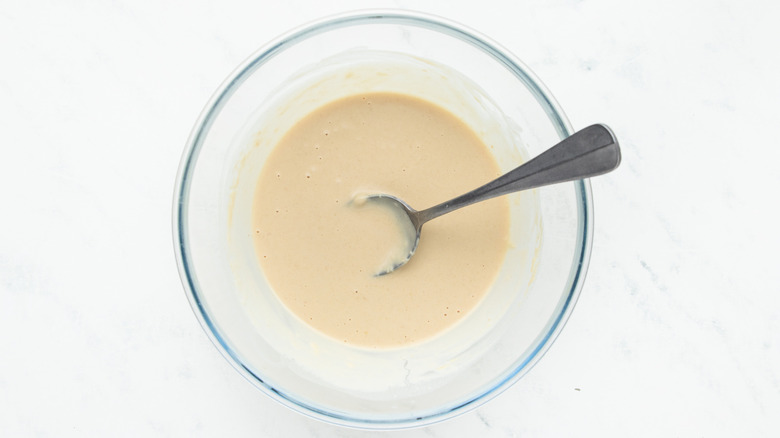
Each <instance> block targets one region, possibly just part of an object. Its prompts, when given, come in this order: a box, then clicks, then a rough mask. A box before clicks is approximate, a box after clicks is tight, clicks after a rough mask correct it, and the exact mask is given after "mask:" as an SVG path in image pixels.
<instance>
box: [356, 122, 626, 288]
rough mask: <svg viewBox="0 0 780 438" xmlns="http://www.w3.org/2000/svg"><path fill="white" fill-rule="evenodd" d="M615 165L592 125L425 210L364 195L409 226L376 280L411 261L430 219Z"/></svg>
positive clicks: (606, 137)
mask: <svg viewBox="0 0 780 438" xmlns="http://www.w3.org/2000/svg"><path fill="white" fill-rule="evenodd" d="M619 164H620V146H619V145H618V141H617V139H616V138H615V134H613V133H612V130H611V129H609V128H608V127H607V126H605V125H601V124H597V125H592V126H589V127H587V128H585V129H582V130H580V131H577V132H575V133H574V134H572V135H571V136H570V137H568V138H566V139H564V140H563V141H561V142H560V143H558V144H556V145H555V146H553V147H551V148H550V149H548V150H546V151H545V152H543V153H542V154H541V155H538V156H537V157H536V158H534V159H532V160H531V161H528V162H527V163H525V164H523V165H521V166H520V167H518V168H516V169H514V170H512V171H510V172H508V173H506V174H504V175H502V176H500V177H498V178H497V179H495V180H493V181H491V182H489V183H487V184H485V185H483V186H481V187H479V188H476V189H474V190H472V191H470V192H468V193H466V194H463V195H460V196H458V197H456V198H454V199H451V200H449V201H446V202H442V203H441V204H439V205H435V206H433V207H430V208H428V209H425V210H420V211H417V210H415V209H413V208H412V207H410V206H409V205H408V204H407V203H405V202H404V201H402V200H400V199H398V198H396V197H395V196H391V195H386V194H376V195H368V196H365V197H364V198H363V200H361V202H379V203H383V204H384V206H386V207H388V208H390V209H392V210H393V211H394V213H396V214H397V216H398V217H399V218H400V219H399V220H401V221H404V218H406V219H408V221H409V223H404V224H402V226H403V227H404V228H405V229H407V230H408V231H409V232H408V233H407V237H408V239H407V242H406V246H405V247H403V248H402V252H399V257H397V258H395V259H394V260H393V261H392V263H390V264H388V266H384V267H382V268H381V270H380V271H379V272H377V273H376V276H377V277H379V276H382V275H386V274H389V273H391V272H393V271H395V270H396V269H398V268H400V267H401V266H403V265H405V264H406V262H408V261H409V259H411V258H412V255H414V252H415V250H416V249H417V245H418V244H419V243H420V232H421V231H422V226H423V224H424V223H426V222H428V221H429V220H431V219H435V218H437V217H439V216H441V215H443V214H445V213H449V212H451V211H454V210H457V209H459V208H462V207H465V206H467V205H471V204H474V203H477V202H481V201H485V200H488V199H490V198H494V197H496V196H501V195H506V194H509V193H514V192H519V191H521V190H527V189H532V188H535V187H541V186H546V185H551V184H556V183H562V182H566V181H573V180H578V179H582V178H589V177H592V176H597V175H601V174H604V173H607V172H610V171H612V170H614V169H616V168H617V167H618V165H619Z"/></svg>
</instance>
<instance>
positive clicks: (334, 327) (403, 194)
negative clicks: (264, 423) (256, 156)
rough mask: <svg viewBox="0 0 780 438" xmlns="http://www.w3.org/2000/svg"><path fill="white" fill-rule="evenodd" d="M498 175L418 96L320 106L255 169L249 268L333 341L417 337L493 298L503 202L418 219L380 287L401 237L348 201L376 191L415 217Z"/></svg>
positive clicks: (391, 224) (505, 222)
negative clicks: (402, 258)
mask: <svg viewBox="0 0 780 438" xmlns="http://www.w3.org/2000/svg"><path fill="white" fill-rule="evenodd" d="M499 175H500V170H499V168H498V165H497V164H496V162H495V160H494V159H493V157H492V155H491V154H490V151H489V148H488V146H486V145H485V144H484V143H483V142H482V141H481V140H480V138H479V137H478V136H477V135H476V134H475V133H474V132H473V131H472V130H471V129H470V128H469V127H468V126H467V125H466V124H465V123H463V122H462V121H461V120H459V119H458V118H457V117H455V116H454V115H452V114H451V113H449V112H447V111H446V110H444V109H442V108H440V107H438V106H436V105H434V104H431V103H429V102H427V101H425V100H422V99H419V98H416V97H412V96H406V95H401V94H394V93H375V94H366V95H357V96H351V97H346V98H343V99H340V100H337V101H334V102H331V103H329V104H326V105H324V106H323V107H321V108H319V109H317V110H315V111H313V112H312V113H310V114H309V115H307V116H306V117H304V118H303V119H301V120H300V121H299V122H298V123H297V124H295V125H294V126H293V127H292V128H291V129H290V130H289V131H288V132H287V133H286V134H285V135H284V137H283V138H282V140H281V141H280V142H279V144H278V145H277V146H276V147H275V148H274V149H273V151H272V152H271V154H270V156H269V158H268V160H267V162H266V163H265V165H264V167H263V169H262V172H261V174H260V178H259V180H258V182H257V187H256V190H255V195H254V200H253V206H252V226H253V232H252V236H253V239H254V245H255V250H256V254H257V257H258V260H259V262H260V265H261V268H262V270H263V273H264V275H265V277H266V279H267V280H268V282H269V284H270V286H271V288H272V289H273V290H274V292H275V293H276V295H277V296H278V297H279V299H280V300H281V301H282V302H283V303H284V305H285V306H286V307H287V308H288V309H290V311H292V312H293V313H294V314H295V315H297V316H298V317H299V318H300V319H301V320H303V321H304V322H306V323H308V324H309V325H311V326H312V327H314V328H315V329H317V330H319V331H321V332H322V333H324V334H326V335H328V336H330V337H332V338H335V339H336V340H338V341H340V342H345V343H348V344H352V345H356V346H362V347H370V348H383V347H397V346H402V345H406V344H410V343H414V342H418V341H422V340H425V339H428V338H430V337H432V336H435V335H437V334H439V333H441V332H442V331H444V330H445V329H447V328H449V327H450V326H452V325H453V324H455V323H456V322H458V321H459V320H461V319H462V318H463V317H465V316H466V315H467V314H468V312H469V311H470V310H472V309H473V308H474V307H475V306H476V305H477V304H478V303H479V302H480V300H481V299H482V298H483V297H484V296H485V294H486V293H487V292H488V290H489V289H490V287H491V285H492V283H493V280H494V279H495V276H496V275H497V273H498V271H499V269H500V267H501V264H502V262H503V259H504V255H505V253H506V250H507V248H508V242H509V204H508V201H507V199H506V198H505V197H500V198H495V199H492V200H489V201H486V202H483V203H480V204H476V205H473V206H469V207H467V208H464V209H461V210H458V211H456V212H453V213H450V214H447V215H445V216H442V217H440V218H437V219H435V220H433V221H431V222H429V223H427V224H426V225H425V226H424V227H423V232H422V237H421V239H420V244H419V247H418V248H417V251H416V253H415V255H414V257H412V259H411V260H410V261H409V263H407V264H406V265H405V266H403V267H402V268H400V269H398V270H397V271H395V272H393V273H391V274H388V275H384V276H380V277H377V276H375V275H374V274H376V273H377V272H378V270H379V269H380V268H381V267H382V266H383V265H385V264H386V263H387V260H388V257H392V254H393V250H394V248H397V247H398V246H399V245H401V244H402V242H403V239H405V236H404V230H403V229H402V227H401V226H400V224H399V223H398V221H397V220H396V218H395V217H394V216H393V215H392V214H388V212H387V211H386V209H383V208H371V207H370V206H367V205H363V206H360V205H355V203H353V202H352V201H353V200H354V199H355V198H356V197H359V196H360V195H365V194H373V193H387V194H391V195H394V196H397V197H399V198H400V199H403V200H404V201H406V202H407V203H408V204H409V205H411V206H412V207H414V208H417V209H423V208H427V207H430V206H432V205H435V204H438V203H440V202H442V201H444V200H447V199H449V198H452V197H454V196H457V195H460V194H462V193H465V192H466V191H469V190H471V189H474V188H475V187H477V186H479V185H482V184H484V183H485V182H487V181H489V180H491V179H494V178H496V177H498V176H499Z"/></svg>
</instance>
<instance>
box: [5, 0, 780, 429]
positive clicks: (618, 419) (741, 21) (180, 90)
mask: <svg viewBox="0 0 780 438" xmlns="http://www.w3.org/2000/svg"><path fill="white" fill-rule="evenodd" d="M369 6H371V7H400V8H414V9H417V10H421V11H425V12H431V13H435V14H439V15H443V16H446V17H448V18H451V19H454V20H456V21H460V22H462V23H464V24H466V25H468V26H470V27H472V28H476V29H478V30H480V31H482V32H483V33H485V34H487V35H489V36H491V37H492V38H494V39H495V40H498V41H499V42H501V43H502V44H503V45H505V46H506V47H507V48H509V49H510V50H511V51H513V52H514V53H515V54H517V55H518V56H519V57H520V58H521V59H523V60H524V61H525V62H526V63H527V64H528V65H529V66H530V67H531V68H532V69H533V70H534V71H535V72H536V73H537V74H538V75H539V76H540V77H541V78H542V80H543V81H544V82H545V83H546V84H547V85H548V87H549V88H550V89H551V90H552V93H553V94H554V95H555V96H556V97H557V98H558V100H559V102H560V103H561V105H562V106H563V108H564V110H565V111H566V112H567V114H568V116H569V118H570V119H571V121H572V124H573V125H574V126H575V127H577V128H581V127H584V126H586V125H587V124H589V123H591V122H596V121H602V122H606V123H608V124H610V125H611V126H612V127H613V128H614V130H615V131H616V132H617V134H618V136H619V138H620V139H621V140H622V145H623V165H622V167H621V168H620V169H619V170H618V171H617V172H615V173H613V174H611V175H608V176H605V177H602V178H598V179H596V180H594V181H593V191H594V197H595V205H596V214H597V216H596V220H597V221H596V235H595V245H594V248H593V258H592V262H591V267H590V272H589V274H588V279H587V283H586V285H585V288H584V291H583V294H582V296H581V298H580V301H579V303H578V306H577V308H576V310H575V312H574V314H573V316H572V318H571V320H570V321H569V323H568V325H567V326H566V328H565V330H564V331H563V333H562V335H561V336H560V338H559V339H558V341H557V343H556V344H555V345H554V346H553V347H552V349H551V350H550V351H549V353H548V354H547V355H546V356H545V357H544V358H543V360H542V361H541V362H540V363H539V365H538V366H537V367H536V368H534V369H533V370H532V371H531V373H530V374H528V375H527V376H526V377H525V378H524V379H522V380H521V381H520V382H519V383H518V384H517V385H515V386H514V387H512V388H510V389H509V390H508V391H506V392H505V393H504V394H502V395H501V396H499V397H498V398H497V399H495V400H493V401H492V402H491V403H489V404H487V405H485V406H483V407H481V408H480V409H478V410H476V411H474V412H471V413H468V414H465V415H463V416H461V417H458V418H456V419H454V420H451V421H448V422H445V423H440V424H436V425H433V426H431V427H428V428H424V429H414V430H406V431H400V432H395V433H390V434H388V435H390V436H397V437H424V436H432V437H452V436H463V437H471V436H485V437H510V436H522V437H538V436H556V437H557V436H681V437H689V436H690V437H693V436H697V437H698V436H704V437H713V436H724V437H731V436H778V435H780V415H778V413H779V412H780V274H778V272H780V257H779V256H778V252H777V248H778V246H780V232H779V231H778V223H780V218H779V217H778V208H777V198H778V196H777V194H776V191H777V189H778V188H780V176H778V166H779V164H780V152H778V151H780V147H778V141H777V140H776V138H777V135H776V131H777V122H778V119H779V118H778V110H777V102H780V87H779V86H778V73H779V72H780V50H778V42H780V30H778V29H780V27H778V25H777V23H778V22H780V7H779V6H778V3H777V2H773V1H763V2H759V1H742V2H737V1H712V0H700V1H668V0H663V1H652V2H651V1H631V0H630V1H621V0H583V1H574V0H571V1H567V0H559V1H551V2H548V1H527V2H516V1H503V2H491V1H483V2H446V1H419V2H417V1H401V0H399V1H395V2H392V1H384V2H379V1H340V0H339V1H330V2H315V1H303V0H290V1H287V2H278V4H276V3H267V2H262V1H220V2H217V1H203V0H195V1H181V2H158V1H111V2H96V1H47V2H44V1H39V2H25V1H15V0H11V1H9V0H5V1H3V2H2V4H0V49H1V50H0V54H1V56H2V58H1V59H2V61H0V139H1V143H0V206H2V207H1V209H0V212H1V213H0V225H2V226H0V436H8V437H10V436H70V435H75V436H268V437H288V436H317V437H360V436H364V435H371V433H369V432H364V431H356V430H349V429H342V428H339V427H336V426H331V425H327V424H322V423H319V422H317V421H314V420H310V419H307V418H304V417H302V416H300V415H298V414H296V413H294V412H292V411H290V410H288V409H287V408H285V407H283V406H281V405H279V404H277V403H276V402H274V401H273V400H271V399H269V398H268V397H266V396H265V395H263V394H262V393H260V392H259V391H258V390H256V389H255V388H253V387H252V386H251V385H249V384H248V383H247V382H246V381H244V380H243V378H242V377H240V376H239V375H238V374H237V373H236V372H235V371H234V370H233V369H232V368H231V367H230V366H229V365H228V364H227V362H226V361H225V360H224V359H223V358H222V357H221V356H220V355H219V353H218V352H217V350H216V349H215V348H214V347H213V346H212V345H211V343H210V342H209V340H208V339H207V337H206V335H205V334H204V333H203V331H202V330H201V328H200V326H199V325H198V323H197V322H196V319H195V318H194V316H193V314H192V311H191V310H190V308H189V304H188V302H187V300H186V298H185V295H184V293H183V290H182V287H181V284H180V282H179V278H178V274H177V270H176V265H175V261H174V257H173V251H172V244H171V241H172V238H171V225H170V211H171V196H172V190H173V181H174V176H175V173H176V169H177V166H178V162H179V158H180V154H181V151H182V148H183V146H184V144H185V140H186V138H187V136H188V134H189V130H190V128H191V127H192V125H193V123H194V121H195V119H196V117H197V115H198V113H199V112H200V110H201V108H202V107H203V105H204V104H205V103H206V101H207V100H208V98H209V96H210V95H211V93H212V92H213V91H214V89H215V88H216V87H217V85H218V84H219V83H220V82H221V81H222V80H223V78H225V77H226V76H227V74H228V73H230V72H231V70H232V69H233V68H234V67H235V66H236V65H237V64H238V63H239V62H241V61H242V60H243V59H244V58H245V57H247V56H248V55H249V54H250V53H252V52H253V51H254V50H255V49H256V48H258V47H259V46H261V45H262V44H263V43H265V42H266V41H268V40H269V39H271V38H273V37H275V36H276V35H278V34H279V33H281V32H283V31H286V30H287V29H288V28H290V27H293V26H296V25H298V24H300V23H302V22H304V21H308V20H311V19H315V18H318V17H320V16H323V15H328V14H331V13H334V12H339V11H344V10H349V9H356V8H364V7H369Z"/></svg>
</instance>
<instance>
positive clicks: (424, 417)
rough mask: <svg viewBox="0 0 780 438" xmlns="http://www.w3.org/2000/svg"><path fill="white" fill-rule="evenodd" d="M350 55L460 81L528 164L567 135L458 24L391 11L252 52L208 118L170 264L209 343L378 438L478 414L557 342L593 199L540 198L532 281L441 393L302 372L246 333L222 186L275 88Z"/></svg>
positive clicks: (545, 98) (429, 387)
mask: <svg viewBox="0 0 780 438" xmlns="http://www.w3.org/2000/svg"><path fill="white" fill-rule="evenodd" d="M354 50H361V51H366V50H369V51H372V50H376V51H385V52H394V53H401V54H404V55H408V56H413V57H417V58H420V59H426V60H431V61H433V62H436V63H438V64H441V65H445V66H447V67H448V68H451V69H453V70H455V71H457V72H458V73H459V74H461V75H463V76H464V77H466V78H468V79H469V80H470V81H472V82H473V83H475V84H477V85H478V86H479V87H480V88H481V89H482V91H483V92H484V93H485V95H486V96H488V97H489V98H490V100H491V101H492V103H493V104H495V105H496V107H497V108H498V109H499V111H500V112H501V113H503V114H504V115H505V116H506V117H507V118H508V119H509V120H511V121H512V124H513V126H514V129H513V131H514V133H515V134H516V135H517V137H516V138H514V139H513V141H516V142H517V146H516V147H517V148H518V150H519V149H522V150H523V153H524V154H525V153H526V151H527V154H528V155H530V156H535V155H537V154H539V153H540V152H542V151H543V150H545V149H547V148H549V147H550V146H552V145H553V144H555V143H557V142H558V141H559V140H560V139H561V138H563V137H565V136H566V135H568V133H569V132H570V131H571V128H570V126H569V124H568V122H567V121H566V118H565V116H564V115H563V113H562V111H561V110H560V109H559V108H558V106H557V104H556V103H555V102H554V100H553V99H552V97H551V96H550V94H549V93H548V92H547V91H546V90H545V88H544V87H543V86H542V85H541V84H540V82H539V81H538V80H537V79H536V78H535V77H534V76H533V75H532V74H531V73H530V71H529V70H528V69H527V68H526V67H525V66H524V65H522V64H521V63H520V62H519V61H518V60H516V59H515V58H514V57H513V56H512V55H510V54H509V53H508V52H506V51H505V50H503V49H502V48H501V47H499V46H497V45H496V44H495V43H492V42H490V41H489V40H487V39H486V38H484V37H482V36H479V35H477V34H476V33H474V32H473V31H470V30H467V29H465V28H464V27H462V26H460V25H457V24H454V23H451V22H448V21H446V20H442V19H439V18H434V17H430V16H426V15H421V14H411V13H407V12H403V13H401V12H394V11H376V12H366V13H356V14H349V15H343V16H339V17H335V18H330V19H327V20H323V21H320V22H317V23H313V24H310V25H308V26H306V27H305V28H302V29H299V30H296V31H293V32H291V33H289V34H287V35H285V36H283V37H282V38H280V39H278V40H276V41H274V42H272V43H270V44H269V45H267V46H266V47H265V48H263V49H261V50H259V51H258V52H257V53H256V54H254V55H253V56H252V57H251V58H250V59H249V60H248V61H247V62H246V63H245V64H244V65H242V66H240V67H239V68H238V69H237V70H236V71H235V72H234V73H233V74H232V75H231V76H230V77H229V78H228V79H227V80H226V81H225V83H224V84H223V85H222V86H221V88H220V89H219V90H218V91H217V93H216V94H215V95H214V97H213V98H212V100H211V102H209V104H208V105H207V106H206V108H205V110H204V112H203V114H202V115H201V118H200V119H199V120H198V122H197V124H196V126H195V128H194V130H193V133H192V135H191V138H190V141H189V144H188V147H187V149H186V150H185V153H184V157H183V159H182V164H181V167H180V169H179V175H178V177H177V183H176V193H175V199H174V218H173V220H174V224H173V225H174V241H175V242H174V243H175V248H176V255H177V259H178V262H179V269H180V274H181V276H182V280H183V283H184V285H185V289H186V290H187V292H188V297H189V299H190V301H191V304H192V307H193V309H194V311H195V314H196V316H197V317H198V318H199V320H200V322H201V324H202V325H203V327H204V329H205V331H206V332H207V334H208V335H209V336H210V337H211V339H212V341H213V342H214V343H215V345H216V346H217V347H218V348H219V349H220V351H221V352H222V353H223V355H224V356H225V357H226V359H227V360H228V361H229V362H230V363H232V364H233V366H234V367H235V368H236V369H237V370H238V371H239V372H241V373H242V374H243V375H244V376H245V377H246V378H247V379H248V380H249V381H250V382H252V383H253V384H254V385H256V386H257V387H258V388H260V389H261V390H263V391H264V392H265V393H266V394H268V395H270V396H271V397H272V398H274V399H276V400H277V401H279V402H281V403H283V404H285V405H287V406H289V407H291V408H293V409H294V410H296V411H299V412H301V413H303V414H306V415H309V416H312V417H315V418H319V419H322V420H325V421H329V422H333V423H337V424H343V425H349V426H357V427H365V428H380V429H381V428H401V427H409V426H416V425H422V424H428V423H431V422H435V421H439V420H442V419H445V418H449V417H451V416H454V415H456V414H458V413H462V412H465V411H467V410H469V409H472V408H475V407H477V406H479V405H480V404H482V403H484V402H485V401H487V400H489V399H491V398H492V397H494V396H495V395H497V394H498V393H500V392H501V391H502V390H504V389H506V388H507V387H508V386H510V385H511V384H512V383H513V382H515V381H516V380H517V379H519V378H520V377H521V376H522V375H524V374H525V373H526V372H527V371H528V370H529V369H530V367H531V366H533V364H535V363H536V361H538V359H539V358H540V357H541V355H542V354H543V353H544V352H545V351H546V350H547V348H549V346H550V344H551V342H552V341H553V340H554V339H555V337H556V336H557V334H558V333H559V332H560V330H561V329H562V327H563V324H564V323H565V321H566V319H567V318H568V316H569V314H570V312H571V311H572V307H573V305H574V303H575V302H576V299H577V296H578V294H579V291H580V288H581V285H582V281H583V279H584V274H585V270H586V269H587V265H588V258H589V253H590V239H591V235H592V225H591V224H592V205H591V197H590V188H589V185H588V183H587V182H586V181H585V182H583V181H578V182H574V183H569V184H563V185H558V186H554V187H547V188H543V189H539V190H537V193H536V194H537V195H538V204H539V208H540V214H539V219H538V220H539V222H540V223H539V224H538V226H539V228H540V230H541V236H542V238H541V242H540V243H539V247H538V248H537V252H536V258H535V261H534V275H533V279H532V281H531V282H530V285H529V284H528V282H529V280H528V279H525V280H526V281H525V283H523V284H518V285H516V288H517V290H516V295H517V299H516V300H514V301H513V302H512V305H511V306H509V309H508V311H507V313H506V315H504V317H503V318H502V319H501V321H499V322H498V323H496V324H495V329H494V330H493V332H492V333H491V334H490V336H486V337H485V340H484V342H483V343H482V345H475V346H474V348H472V349H471V351H470V353H469V354H470V356H469V360H468V361H467V363H465V362H464V365H462V366H461V368H459V369H457V370H456V371H453V372H451V373H449V374H448V375H447V376H446V377H444V378H440V379H438V380H437V379H433V378H432V379H431V380H429V381H426V380H425V379H423V378H420V379H417V380H416V381H414V382H410V383H409V384H408V385H407V386H405V387H402V388H398V387H393V388H387V389H386V390H377V389H376V385H374V386H372V389H370V390H365V391H361V390H355V389H354V388H345V387H343V386H340V385H339V384H338V383H334V381H327V380H323V379H319V378H318V377H317V376H316V373H315V375H313V374H311V373H308V374H307V373H304V372H298V371H297V370H296V367H295V366H291V362H290V361H289V358H288V357H287V356H286V355H285V353H284V352H283V351H281V350H280V349H279V348H278V347H276V346H275V342H273V340H269V339H267V338H264V336H268V334H267V333H266V334H265V335H263V334H262V333H259V331H262V327H263V324H262V323H258V321H251V320H250V318H249V317H248V316H247V314H246V313H245V312H244V311H243V310H242V306H244V305H245V304H246V302H247V300H246V294H247V293H248V292H246V290H244V289H246V288H247V284H246V281H245V280H244V279H241V278H237V277H236V274H235V272H234V269H232V268H231V266H230V260H231V257H233V255H232V254H231V251H232V250H231V246H230V244H229V242H228V240H229V238H228V235H229V231H228V230H229V228H230V222H231V221H232V218H231V213H230V212H231V211H232V204H231V203H232V202H233V201H234V199H233V198H231V190H232V187H231V185H232V184H233V183H234V182H233V174H234V172H235V168H236V166H237V160H238V159H239V158H240V154H238V153H237V151H236V142H237V138H239V137H240V135H241V133H242V132H245V131H246V129H247V124H248V123H251V120H252V118H253V117H256V116H257V111H258V108H259V107H260V106H262V102H265V101H268V100H269V99H272V98H274V96H278V94H279V90H280V88H282V87H283V84H285V83H288V82H289V79H290V78H291V77H295V75H297V74H299V72H300V71H301V69H302V68H304V67H305V66H312V65H316V64H317V63H318V62H321V61H322V60H325V59H328V58H331V57H334V56H337V55H340V54H343V53H345V52H349V51H354ZM504 167H506V164H505V166H504ZM510 168H511V167H510ZM420 207H424V206H420ZM247 232H248V230H247ZM249 293H251V292H249ZM488 343H489V345H488ZM418 351H421V350H418ZM370 354H372V353H367V355H370ZM404 354H408V355H414V354H418V353H417V352H415V351H409V352H406V353H405V352H404V351H403V350H401V351H396V352H393V353H388V354H387V355H385V356H382V354H379V353H377V354H375V355H374V356H372V357H369V358H368V359H366V362H365V363H366V364H371V363H374V364H383V362H382V361H388V362H390V361H393V360H396V361H397V360H399V359H400V360H404V359H403V358H404ZM372 361H373V362H372ZM404 363H407V362H404ZM446 365H447V364H442V366H446ZM359 366H360V365H359ZM359 366H358V367H359ZM372 368H373V371H374V372H373V374H372V369H359V370H352V371H351V372H353V373H354V375H355V376H356V377H355V378H356V379H360V378H362V377H361V376H365V377H366V378H369V377H370V378H373V379H377V378H381V376H379V377H377V376H376V374H378V370H379V369H380V367H378V366H375V367H372Z"/></svg>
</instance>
